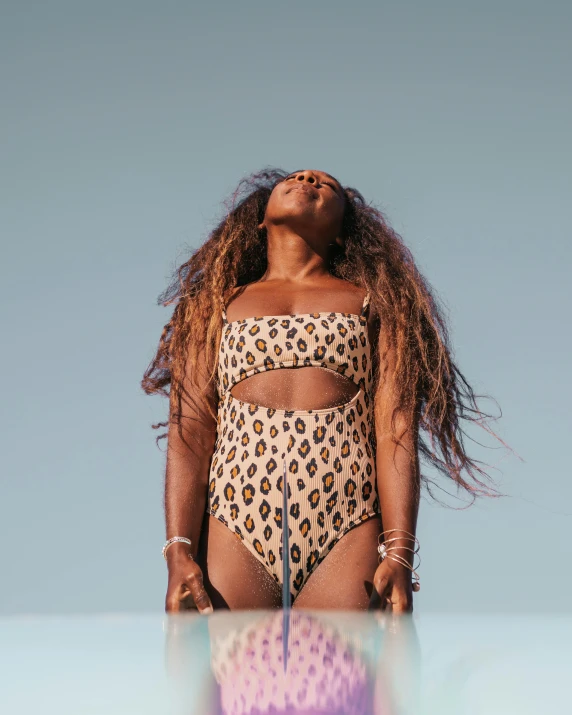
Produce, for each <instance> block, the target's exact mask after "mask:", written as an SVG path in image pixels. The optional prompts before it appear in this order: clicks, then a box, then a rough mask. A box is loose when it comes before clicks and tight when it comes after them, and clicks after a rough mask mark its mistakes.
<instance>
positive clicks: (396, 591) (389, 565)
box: [369, 557, 413, 613]
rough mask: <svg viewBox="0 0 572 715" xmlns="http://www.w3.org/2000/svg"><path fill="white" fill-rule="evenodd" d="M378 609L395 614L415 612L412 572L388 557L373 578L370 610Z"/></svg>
mask: <svg viewBox="0 0 572 715" xmlns="http://www.w3.org/2000/svg"><path fill="white" fill-rule="evenodd" d="M377 609H381V610H382V611H385V610H392V611H393V613H411V612H412V611H413V588H412V582H411V570H410V569H408V568H407V567H406V566H403V564H400V563H399V562H397V561H394V560H393V559H391V558H388V557H386V558H385V559H384V560H383V561H382V562H381V563H380V564H379V566H378V567H377V569H376V571H375V575H374V577H373V591H372V592H371V598H370V601H369V610H370V611H372V610H377Z"/></svg>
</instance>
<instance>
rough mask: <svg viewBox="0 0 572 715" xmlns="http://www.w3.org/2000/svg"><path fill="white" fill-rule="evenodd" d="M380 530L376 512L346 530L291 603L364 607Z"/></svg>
mask: <svg viewBox="0 0 572 715" xmlns="http://www.w3.org/2000/svg"><path fill="white" fill-rule="evenodd" d="M381 530H382V526H381V517H379V516H376V517H372V518H371V519H368V520H367V521H364V522H362V523H361V524H359V525H358V526H355V527H354V528H353V529H351V530H350V531H348V533H347V534H345V535H344V536H343V537H342V538H341V539H340V540H339V541H338V542H337V543H336V545H335V546H334V547H333V549H332V550H331V551H330V552H329V553H328V555H327V556H326V558H325V559H324V560H323V561H322V562H321V563H320V564H319V565H318V566H317V568H316V570H315V571H314V572H313V573H312V574H311V576H310V577H309V578H308V580H307V581H306V583H305V584H304V586H303V588H302V590H301V591H300V593H299V595H298V596H297V598H296V599H295V601H294V605H293V607H294V608H320V609H347V610H355V609H358V610H367V607H368V605H369V599H370V596H371V592H372V589H373V577H374V574H375V571H376V569H377V567H378V565H379V556H378V553H377V539H378V536H379V534H380V532H381Z"/></svg>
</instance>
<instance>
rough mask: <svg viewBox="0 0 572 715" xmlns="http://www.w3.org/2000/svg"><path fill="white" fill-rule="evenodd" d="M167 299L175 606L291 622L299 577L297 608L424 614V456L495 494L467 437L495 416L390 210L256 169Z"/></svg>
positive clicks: (163, 359) (165, 384) (307, 174)
mask: <svg viewBox="0 0 572 715" xmlns="http://www.w3.org/2000/svg"><path fill="white" fill-rule="evenodd" d="M161 301H162V302H163V303H164V304H166V305H167V304H171V303H175V309H174V312H173V315H172V318H171V320H170V321H169V323H168V324H167V325H166V326H165V329H164V331H163V334H162V336H161V340H160V344H159V347H158V351H157V354H156V356H155V358H154V359H153V361H152V363H151V364H150V366H149V368H148V369H147V371H146V373H145V376H144V379H143V383H142V384H143V388H144V389H145V391H146V392H147V393H149V394H151V393H163V394H168V395H169V397H170V414H169V421H168V422H167V423H162V425H163V426H165V427H168V432H167V436H168V450H167V469H166V487H165V511H166V525H167V539H168V541H167V543H166V545H165V547H164V551H163V554H164V556H165V558H166V559H167V562H168V570H169V583H168V590H167V596H166V610H167V611H168V612H172V611H178V610H179V609H181V608H183V607H196V608H198V610H199V611H200V612H202V613H209V612H210V611H211V609H212V608H213V607H214V608H231V609H244V608H278V607H280V606H281V605H282V597H281V586H282V584H283V583H284V582H285V581H286V587H287V589H289V592H290V596H291V605H292V607H301V608H329V609H333V608H343V609H366V608H368V607H379V608H382V609H385V608H388V607H392V610H393V612H410V611H411V610H412V607H413V605H412V591H413V590H414V588H415V590H416V587H417V584H416V581H415V580H414V581H413V582H412V571H413V574H414V576H415V579H417V574H416V572H415V571H414V563H413V557H414V553H415V551H416V548H417V547H416V546H415V545H416V544H418V541H417V539H416V537H415V531H416V522H417V513H418V506H419V496H420V487H421V484H422V483H424V484H425V485H426V487H427V488H428V491H429V493H431V490H430V484H432V483H433V482H431V480H429V479H428V478H427V477H426V476H424V475H422V474H421V472H420V466H419V465H420V459H419V457H420V456H421V457H422V458H425V460H426V461H427V462H429V464H430V465H431V466H433V467H435V468H436V469H437V470H438V471H439V472H440V473H441V474H442V475H444V476H446V477H448V478H450V479H451V480H453V481H454V482H456V484H457V485H458V486H459V487H462V488H464V489H465V490H466V491H468V492H469V493H470V494H471V495H472V496H473V498H475V497H476V496H477V495H478V494H487V495H494V494H493V492H492V491H490V490H489V489H488V488H486V486H485V483H484V482H483V481H482V478H485V479H487V480H488V479H490V478H489V476H488V475H487V473H486V472H485V471H483V469H482V468H481V467H480V466H479V464H478V463H477V462H476V461H475V460H473V459H471V458H470V457H469V456H468V455H467V454H466V452H465V449H464V446H463V432H462V429H461V426H460V419H461V418H465V419H468V420H472V421H476V422H478V423H480V424H481V425H482V424H483V418H484V417H485V416H486V415H484V414H483V413H482V412H481V411H480V410H479V409H478V408H477V405H476V399H475V395H474V393H473V391H472V389H471V387H470V386H469V385H468V384H467V382H466V381H465V379H464V378H463V376H462V374H461V373H460V371H459V370H458V369H457V367H456V365H455V364H454V362H453V360H452V357H451V352H450V348H449V344H448V336H447V330H446V325H445V323H444V320H443V318H442V315H441V312H440V310H439V308H438V306H437V304H436V301H435V299H434V297H433V295H432V293H431V290H430V287H429V286H428V284H427V283H426V281H425V280H424V279H423V277H422V276H421V275H420V274H419V272H418V270H417V268H416V266H415V264H414V261H413V259H412V257H411V254H410V252H409V250H408V249H407V248H406V247H405V245H404V244H403V242H402V240H401V238H400V237H399V236H398V235H397V234H396V233H395V232H394V231H393V230H392V229H391V228H390V227H389V226H388V224H387V222H386V220H385V218H384V216H383V214H381V213H380V212H379V211H378V210H376V209H375V208H373V207H371V206H368V205H367V204H366V203H365V201H364V199H363V197H362V195H361V194H360V193H359V192H358V191H356V190H355V189H353V188H349V187H343V186H342V185H341V184H340V183H339V181H337V180H336V179H334V177H332V176H330V175H329V174H327V173H326V172H324V171H317V170H309V169H307V170H303V171H295V172H293V173H291V174H286V173H284V172H283V171H280V170H267V171H263V172H261V173H259V174H255V175H253V176H251V177H250V178H248V179H245V180H243V181H242V182H241V183H240V184H239V187H238V189H237V191H236V192H235V194H234V195H233V197H232V201H231V203H230V205H229V206H227V207H226V214H225V216H224V218H223V220H222V221H221V222H220V223H219V225H218V226H217V227H216V228H215V229H214V230H213V231H212V233H211V235H210V236H209V238H208V240H207V241H206V242H205V243H204V244H203V245H202V246H201V247H200V248H199V249H198V250H196V251H195V252H194V253H193V255H192V256H191V258H190V259H189V260H188V261H186V262H185V263H184V264H183V265H182V266H181V267H180V268H179V270H178V273H177V277H176V279H175V281H174V282H173V284H172V285H171V287H170V288H169V289H168V290H167V291H166V293H165V294H163V296H162V297H161ZM158 426H159V425H156V427H158ZM423 434H425V435H426V436H427V437H426V438H425V439H424V437H423ZM284 476H286V480H285V484H286V489H284V488H283V487H284ZM382 519H383V523H382ZM285 536H288V537H289V540H288V547H287V552H286V555H287V558H284V559H283V555H284V549H283V546H284V545H285V543H286V542H285V541H284V540H283V539H284V537H285ZM378 544H379V545H380V550H379V551H378ZM378 553H379V554H380V556H381V561H380V559H379V556H378ZM285 565H286V567H287V568H286V569H285V568H284V566H285Z"/></svg>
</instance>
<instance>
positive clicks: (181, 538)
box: [163, 536, 191, 561]
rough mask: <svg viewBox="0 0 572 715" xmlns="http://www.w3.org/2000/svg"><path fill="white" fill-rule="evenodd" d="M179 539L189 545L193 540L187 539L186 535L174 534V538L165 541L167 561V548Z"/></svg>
mask: <svg viewBox="0 0 572 715" xmlns="http://www.w3.org/2000/svg"><path fill="white" fill-rule="evenodd" d="M177 541H182V542H183V543H185V544H188V545H189V546H190V545H191V540H190V539H187V537H186V536H173V538H172V539H169V540H168V541H165V545H164V546H163V558H164V559H165V561H166V560H167V549H168V548H169V546H171V544H174V543H175V542H177Z"/></svg>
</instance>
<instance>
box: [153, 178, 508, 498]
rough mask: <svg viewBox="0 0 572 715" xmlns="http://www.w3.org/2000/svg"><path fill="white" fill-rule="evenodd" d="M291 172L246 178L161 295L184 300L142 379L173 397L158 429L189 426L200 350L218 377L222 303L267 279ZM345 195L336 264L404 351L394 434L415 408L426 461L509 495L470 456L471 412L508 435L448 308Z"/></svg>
mask: <svg viewBox="0 0 572 715" xmlns="http://www.w3.org/2000/svg"><path fill="white" fill-rule="evenodd" d="M286 176H288V174H287V173H286V172H284V171H282V170H280V169H274V168H267V169H265V170H263V171H261V172H259V173H255V174H252V175H250V176H248V177H246V178H244V179H242V180H241V181H240V183H239V184H238V187H237V188H236V190H235V191H234V192H233V193H232V195H231V197H230V198H229V199H228V200H227V201H225V202H224V207H225V211H224V216H223V218H222V220H221V221H220V222H219V223H218V225H217V226H216V227H215V228H214V230H213V231H212V232H211V233H210V235H209V236H208V238H207V240H206V241H205V242H204V243H203V245H201V246H200V248H198V249H196V250H194V251H193V252H192V255H191V256H190V258H189V259H188V260H187V261H185V262H184V263H183V264H182V265H181V266H180V267H179V268H178V269H177V271H176V273H175V275H174V278H173V280H172V281H171V284H170V285H169V287H168V288H167V289H166V290H165V291H164V292H163V293H162V294H161V295H160V296H159V303H160V304H163V305H165V306H168V305H172V304H174V306H175V307H174V310H173V313H172V316H171V319H170V320H169V322H168V323H167V324H166V325H165V327H164V329H163V333H162V335H161V338H160V341H159V346H158V349H157V352H156V354H155V357H154V358H153V360H152V361H151V363H150V365H149V367H148V368H147V370H146V371H145V374H144V377H143V380H142V383H141V384H142V387H143V390H144V391H145V392H146V393H147V394H162V395H165V396H168V397H169V402H170V411H169V422H161V423H159V424H157V425H153V427H154V428H160V427H167V426H168V425H169V423H176V424H178V425H179V429H180V428H181V419H180V415H181V412H182V403H183V400H184V399H185V398H186V395H187V388H186V387H185V384H188V382H187V381H188V380H191V382H193V377H194V376H195V375H196V374H197V372H198V365H199V362H198V361H199V356H200V360H201V361H202V362H203V363H204V362H206V372H207V375H208V382H207V384H206V386H205V387H204V390H205V391H206V390H212V389H213V385H216V381H217V359H218V345H219V341H220V337H221V331H222V317H221V311H222V308H223V307H224V306H225V305H226V303H227V298H228V297H229V296H230V295H231V294H232V293H233V291H234V289H235V288H236V287H238V286H245V285H247V284H249V283H251V282H253V281H257V280H259V279H260V277H261V276H262V275H263V274H264V273H265V271H266V268H267V253H266V230H265V229H259V228H258V225H259V224H260V223H261V222H262V221H263V219H264V214H265V210H266V205H267V203H268V199H269V197H270V194H271V193H272V190H273V188H274V187H275V186H276V185H277V184H278V183H279V182H280V181H283V180H284V179H285V178H286ZM344 194H345V198H346V208H345V213H344V218H343V227H342V238H343V239H344V246H343V247H339V246H338V245H337V244H334V248H333V249H332V251H333V253H332V255H331V259H330V264H329V270H330V272H331V273H332V274H333V275H335V276H337V277H338V278H340V279H343V280H346V281H348V282H350V283H352V284H354V285H358V286H361V287H363V288H365V289H367V290H368V291H369V293H370V302H371V305H372V306H374V307H375V310H376V313H377V315H378V316H379V321H378V329H379V325H383V326H384V329H385V330H386V344H387V346H388V348H387V349H388V350H389V349H392V348H393V349H394V351H395V356H396V359H395V366H394V369H395V374H394V380H395V385H396V386H397V391H398V393H399V404H398V406H397V407H396V408H395V410H394V418H393V419H392V425H393V427H392V430H393V440H394V442H395V443H396V444H399V443H400V439H399V437H398V436H397V434H396V430H395V415H396V414H397V412H400V413H401V414H405V415H408V416H409V420H410V422H409V425H410V427H411V428H413V429H415V430H416V435H417V449H418V452H419V457H420V458H421V460H422V461H425V462H426V463H428V464H429V465H430V466H431V467H432V468H434V469H435V470H436V471H437V472H438V474H440V475H441V476H445V477H447V478H448V479H451V480H453V481H454V482H455V483H456V485H457V487H458V488H463V489H465V490H466V492H468V493H469V494H470V495H471V496H472V498H473V501H474V500H475V499H476V497H477V496H502V494H500V493H499V492H497V490H496V489H494V488H492V487H490V486H489V485H487V482H489V484H490V482H491V481H492V480H491V477H490V475H489V474H488V473H487V471H486V470H485V469H484V468H483V467H484V466H486V465H483V463H482V462H480V461H479V460H476V459H474V458H471V457H470V456H469V455H468V454H467V451H466V449H465V438H467V437H468V435H467V433H466V432H465V430H464V429H463V426H462V421H463V420H465V422H468V423H474V424H478V425H479V426H480V427H482V428H484V429H485V430H486V431H487V432H488V433H489V434H490V435H493V436H494V437H495V438H496V439H497V440H499V441H500V442H501V443H502V444H503V445H504V442H502V440H501V439H500V438H499V437H498V436H497V435H495V433H494V432H493V431H492V430H491V428H490V427H489V426H488V423H487V421H488V420H489V419H491V415H487V414H486V413H484V412H482V411H481V410H480V409H479V407H478V405H477V399H478V398H479V397H480V396H477V395H475V393H474V391H473V389H472V388H471V386H470V385H469V384H468V382H467V381H466V379H465V378H464V377H463V375H462V373H461V372H460V371H459V369H458V368H457V366H456V365H455V362H454V361H453V356H452V350H451V347H450V341H449V335H448V329H447V325H446V320H445V318H444V315H443V309H442V308H441V307H440V306H439V304H438V301H437V298H436V297H435V296H434V294H433V291H432V289H431V287H430V286H429V284H428V283H427V281H426V280H425V279H424V277H423V276H422V275H421V274H420V272H419V270H418V269H417V267H416V265H415V262H414V260H413V257H412V254H411V252H410V250H409V249H408V248H407V247H406V246H405V244H404V242H403V240H402V238H401V237H400V236H399V235H398V234H397V233H396V232H395V231H394V230H393V229H392V228H391V227H390V226H389V224H388V222H387V220H386V218H385V216H384V214H383V213H382V212H381V211H380V210H378V209H377V208H375V207H373V206H372V205H368V204H367V203H366V201H365V199H364V197H363V196H362V194H361V193H360V192H359V191H357V190H356V189H354V188H351V187H344ZM376 344H377V343H376ZM375 347H376V345H372V370H373V385H374V386H373V397H374V403H375V398H376V394H377V393H378V387H379V384H380V381H381V380H382V379H383V374H382V371H381V370H380V365H381V364H383V359H382V358H383V356H380V355H378V354H377V352H378V351H377V350H375ZM203 369H204V368H203ZM209 412H211V408H210V406H209ZM211 416H212V417H213V418H215V419H216V413H212V412H211ZM164 436H166V435H165V434H163V435H161V437H164ZM161 437H159V439H160V438H161ZM373 446H374V448H375V440H374V445H373ZM505 446H506V445H505ZM419 478H420V482H422V483H424V484H425V486H426V488H427V491H428V492H429V494H430V495H431V496H432V497H434V495H433V493H432V491H431V485H435V486H438V487H439V485H438V484H437V483H436V482H435V481H434V480H433V479H430V478H429V477H428V476H427V475H424V474H420V475H419ZM439 488H441V487H439ZM445 491H446V490H445Z"/></svg>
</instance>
